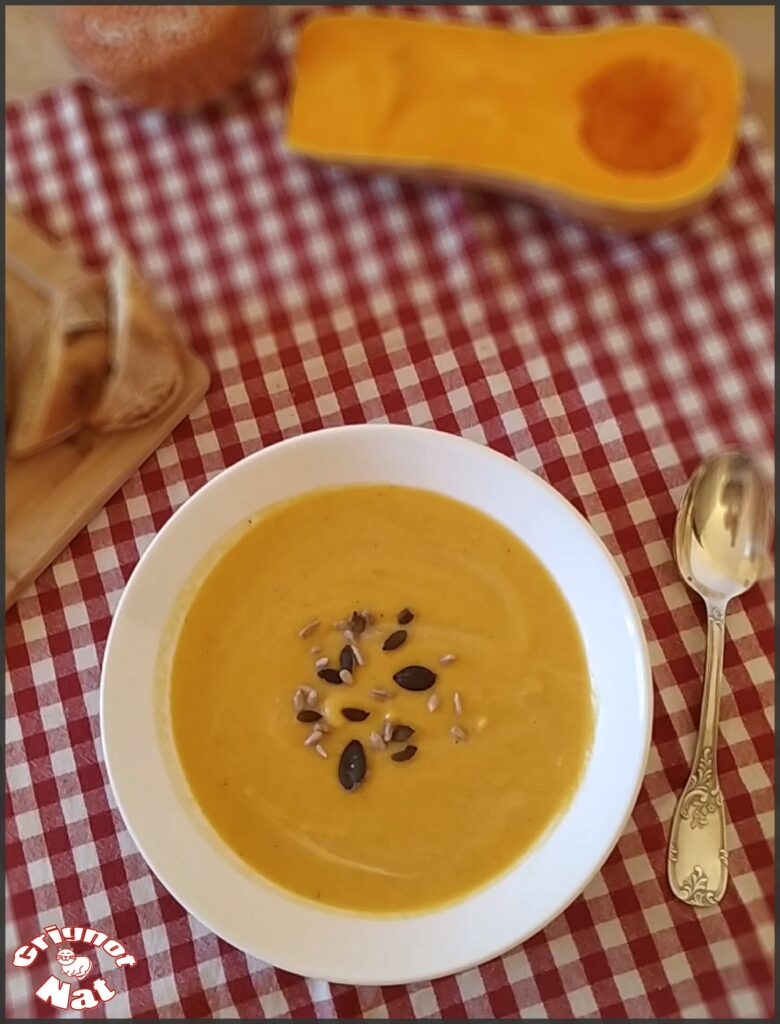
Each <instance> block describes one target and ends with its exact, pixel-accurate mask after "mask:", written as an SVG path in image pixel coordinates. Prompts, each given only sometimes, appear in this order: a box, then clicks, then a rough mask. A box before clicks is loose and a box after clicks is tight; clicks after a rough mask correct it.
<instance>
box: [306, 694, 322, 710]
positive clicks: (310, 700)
mask: <svg viewBox="0 0 780 1024" xmlns="http://www.w3.org/2000/svg"><path fill="white" fill-rule="evenodd" d="M319 699H320V695H319V694H318V693H317V691H316V690H309V692H308V693H307V694H306V703H307V704H308V705H309V707H310V708H314V707H316V706H317V704H318V703H319Z"/></svg>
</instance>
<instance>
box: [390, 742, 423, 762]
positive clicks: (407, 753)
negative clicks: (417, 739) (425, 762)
mask: <svg viewBox="0 0 780 1024" xmlns="http://www.w3.org/2000/svg"><path fill="white" fill-rule="evenodd" d="M416 753H417V747H415V746H413V745H412V744H410V745H409V746H408V747H404V749H403V750H396V752H395V753H394V754H391V755H390V760H391V761H411V759H412V758H413V757H414V755H415V754H416Z"/></svg>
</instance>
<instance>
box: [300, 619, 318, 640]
mask: <svg viewBox="0 0 780 1024" xmlns="http://www.w3.org/2000/svg"><path fill="white" fill-rule="evenodd" d="M319 624H320V620H319V619H315V620H314V621H313V622H310V623H309V624H308V626H304V627H303V629H301V630H299V631H298V636H299V637H300V638H301V640H305V639H306V637H307V636H311V635H312V633H313V632H314V631H315V629H317V627H318V626H319Z"/></svg>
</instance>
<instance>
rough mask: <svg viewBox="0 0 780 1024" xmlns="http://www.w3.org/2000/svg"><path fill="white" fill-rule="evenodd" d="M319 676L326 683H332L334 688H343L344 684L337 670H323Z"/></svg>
mask: <svg viewBox="0 0 780 1024" xmlns="http://www.w3.org/2000/svg"><path fill="white" fill-rule="evenodd" d="M317 675H318V676H319V677H320V679H322V680H324V682H326V683H332V684H333V686H341V684H342V682H343V680H342V678H341V676H340V675H339V674H338V672H337V671H336V669H335V668H321V669H320V670H319V672H318V673H317Z"/></svg>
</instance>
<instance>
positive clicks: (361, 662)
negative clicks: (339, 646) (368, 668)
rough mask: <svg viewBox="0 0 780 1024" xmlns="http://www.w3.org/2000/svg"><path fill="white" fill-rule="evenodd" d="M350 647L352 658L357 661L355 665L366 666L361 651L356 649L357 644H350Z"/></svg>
mask: <svg viewBox="0 0 780 1024" xmlns="http://www.w3.org/2000/svg"><path fill="white" fill-rule="evenodd" d="M350 647H351V648H352V656H353V657H354V659H355V664H356V665H365V661H364V660H363V655H362V654H361V653H360V649H359V648H358V647H356V646H355V644H350Z"/></svg>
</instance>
